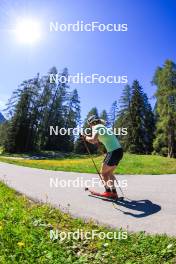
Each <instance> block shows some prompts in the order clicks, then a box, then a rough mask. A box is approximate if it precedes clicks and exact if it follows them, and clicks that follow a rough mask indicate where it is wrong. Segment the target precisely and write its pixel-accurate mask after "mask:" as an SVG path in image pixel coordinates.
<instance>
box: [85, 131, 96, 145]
mask: <svg viewBox="0 0 176 264" xmlns="http://www.w3.org/2000/svg"><path fill="white" fill-rule="evenodd" d="M85 140H86V141H87V142H89V143H91V144H96V143H98V133H94V134H93V135H92V136H91V137H88V136H85Z"/></svg>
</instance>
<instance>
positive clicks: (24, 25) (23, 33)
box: [15, 18, 41, 44]
mask: <svg viewBox="0 0 176 264" xmlns="http://www.w3.org/2000/svg"><path fill="white" fill-rule="evenodd" d="M15 35H16V38H17V40H18V41H19V42H21V43H27V44H33V43H36V42H38V41H39V40H40V38H41V25H40V23H39V22H38V21H35V20H32V19H29V18H25V19H20V20H19V21H18V22H17V24H16V27H15Z"/></svg>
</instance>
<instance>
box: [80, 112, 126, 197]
mask: <svg viewBox="0 0 176 264" xmlns="http://www.w3.org/2000/svg"><path fill="white" fill-rule="evenodd" d="M87 123H88V125H89V126H90V127H91V128H92V136H91V137H90V136H85V140H86V141H87V142H89V143H92V144H96V143H98V142H101V143H102V144H103V145H104V146H105V148H106V151H107V154H106V157H105V159H104V161H103V164H102V167H101V176H102V179H103V181H104V187H105V192H104V193H103V194H102V196H105V197H111V198H117V197H118V195H117V191H116V188H115V185H114V180H115V177H114V175H113V172H114V170H115V168H116V167H117V165H118V163H119V161H120V160H121V159H122V157H123V149H122V147H121V145H120V143H119V141H118V139H117V137H116V136H115V135H114V133H113V131H112V130H111V129H110V128H107V127H106V126H105V125H104V124H105V121H104V120H102V119H99V118H97V117H96V116H95V115H93V116H90V117H89V118H88V120H87Z"/></svg>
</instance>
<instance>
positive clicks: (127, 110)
mask: <svg viewBox="0 0 176 264" xmlns="http://www.w3.org/2000/svg"><path fill="white" fill-rule="evenodd" d="M131 93H132V91H131V87H130V86H129V85H126V86H125V87H124V89H123V91H122V95H121V97H120V100H119V106H120V109H119V111H118V115H117V120H116V122H115V128H116V131H118V129H122V128H127V135H119V139H120V142H121V144H122V146H123V149H124V150H125V151H130V145H131V144H132V131H131V130H132V116H131Z"/></svg>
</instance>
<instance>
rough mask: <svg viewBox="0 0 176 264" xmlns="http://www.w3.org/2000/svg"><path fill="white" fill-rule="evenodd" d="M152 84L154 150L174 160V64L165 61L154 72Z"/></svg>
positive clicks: (175, 152)
mask: <svg viewBox="0 0 176 264" xmlns="http://www.w3.org/2000/svg"><path fill="white" fill-rule="evenodd" d="M153 83H154V84H155V85H157V92H156V99H157V103H156V113H157V120H156V121H157V122H156V138H155V140H154V144H153V146H154V150H155V152H156V153H159V154H161V155H164V156H168V157H173V158H176V64H175V63H174V62H172V61H170V60H167V61H166V62H165V63H164V65H163V67H159V68H158V69H157V70H156V71H155V75H154V78H153Z"/></svg>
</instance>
